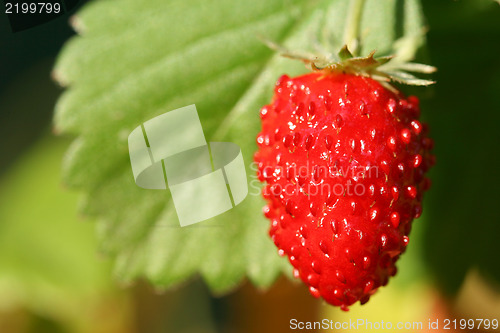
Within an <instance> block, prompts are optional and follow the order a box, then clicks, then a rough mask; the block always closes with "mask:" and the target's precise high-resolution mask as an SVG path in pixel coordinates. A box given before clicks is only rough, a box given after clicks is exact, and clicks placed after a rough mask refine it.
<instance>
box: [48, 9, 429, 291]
mask: <svg viewBox="0 0 500 333" xmlns="http://www.w3.org/2000/svg"><path fill="white" fill-rule="evenodd" d="M400 3H401V1H387V2H380V1H379V0H371V1H366V6H367V7H366V10H367V11H373V12H377V15H369V13H365V14H364V15H363V18H362V21H361V22H360V24H361V27H362V28H363V30H362V31H363V34H362V36H361V37H362V38H361V41H360V42H361V44H360V45H361V46H362V48H367V49H370V48H376V49H378V50H380V51H383V52H382V53H384V52H385V53H390V52H389V51H390V50H391V49H392V45H393V42H394V41H395V40H396V39H399V38H402V37H405V36H413V35H415V36H417V35H418V36H421V34H422V31H423V29H422V27H421V26H420V25H419V24H420V22H422V17H421V13H420V9H419V5H418V1H416V0H406V1H404V9H405V10H404V11H398V10H397V8H398V6H399V4H400ZM347 9H348V8H347V5H346V1H343V0H330V1H312V2H311V1H306V0H287V1H267V0H266V1H264V0H259V1H255V0H242V1H237V2H235V1H233V0H222V1H217V2H208V1H205V0H189V1H186V0H182V1H181V0H175V1H168V2H164V1H159V0H156V1H148V2H138V1H133V0H122V1H101V2H94V3H91V4H89V5H88V6H86V7H84V9H83V10H82V11H81V12H80V13H78V14H77V16H76V18H75V19H74V20H73V24H74V25H75V26H76V27H77V30H78V31H79V33H80V36H78V37H75V38H73V39H72V40H71V41H70V42H69V43H68V44H67V45H66V47H65V48H64V50H63V51H62V54H61V56H60V57H59V60H58V62H57V65H56V68H55V70H54V77H55V78H56V79H58V80H59V82H60V83H62V84H63V85H69V86H70V89H68V90H67V91H66V92H65V93H64V95H63V96H62V97H61V99H60V100H59V103H58V104H57V108H56V115H55V127H56V130H57V131H58V132H61V133H73V134H76V135H77V136H78V137H77V139H76V140H75V141H74V143H73V145H72V147H71V148H70V150H69V151H68V153H67V155H66V158H65V160H64V174H63V178H64V181H65V183H66V184H68V185H70V186H72V187H74V188H77V189H80V190H82V191H83V192H84V193H85V199H84V203H83V205H82V211H83V212H84V213H85V214H87V215H89V216H95V217H97V218H98V219H99V222H98V231H99V235H100V239H101V250H102V251H103V252H105V253H107V254H110V255H112V256H113V257H115V258H116V274H117V276H119V278H120V279H122V280H123V281H131V280H133V279H135V278H137V277H140V276H145V277H147V278H148V279H149V280H151V281H152V282H153V283H154V284H155V285H156V286H158V287H160V288H163V287H169V286H172V285H174V284H177V283H180V282H182V281H183V280H185V279H187V278H189V277H191V276H193V275H194V274H196V273H200V274H201V275H202V277H203V278H204V279H205V280H206V282H207V283H208V284H209V285H210V286H211V287H212V289H213V290H214V291H219V292H222V291H225V290H228V289H230V288H232V287H234V286H236V285H237V284H238V283H239V282H240V281H241V280H242V279H243V277H244V276H247V277H248V278H249V279H250V280H251V281H252V282H253V283H254V284H256V285H257V286H260V287H267V286H269V285H270V284H271V283H272V282H273V281H274V280H275V278H276V277H277V276H278V275H279V274H280V273H281V272H283V271H284V272H286V273H287V274H289V273H290V270H291V268H290V265H289V264H288V263H287V261H286V260H285V259H283V258H280V257H279V256H278V255H277V251H276V249H275V247H274V245H273V244H272V242H271V240H270V239H269V237H268V236H267V229H268V223H269V222H268V221H266V220H265V218H264V217H263V216H262V213H261V208H262V206H263V205H264V203H263V200H262V199H261V197H260V195H259V189H260V187H259V185H258V184H257V181H256V179H255V177H254V173H255V168H252V166H251V162H252V155H253V152H254V151H255V149H256V145H255V143H254V142H255V137H256V135H257V133H258V132H259V128H260V124H259V117H258V110H259V108H260V106H262V105H264V104H266V103H268V102H269V100H270V98H271V95H272V92H273V86H274V82H275V81H276V80H277V79H278V77H279V76H280V75H281V74H283V73H287V74H289V75H297V74H300V73H303V72H304V71H305V68H304V66H303V65H302V64H301V63H300V62H298V61H293V60H290V59H285V58H283V57H279V56H278V55H276V54H273V52H272V51H271V50H269V49H268V48H267V47H266V46H265V45H264V44H263V43H262V42H260V41H259V38H257V36H264V38H266V39H268V40H273V41H276V42H278V43H280V44H282V45H284V46H285V47H287V48H289V49H292V50H304V49H314V48H315V47H317V46H318V44H319V40H323V41H324V39H325V38H324V37H325V36H327V37H328V41H329V43H330V45H329V46H328V49H329V50H331V51H332V52H334V53H336V52H338V50H340V48H341V46H342V45H343V42H342V40H341V39H339V38H338V37H340V36H343V33H344V32H343V30H344V25H345V17H346V13H347ZM408 20H409V21H411V22H413V23H411V24H406V23H405V24H402V23H401V22H407V21H408ZM415 22H418V24H416V25H415ZM398 24H399V25H401V24H402V26H403V28H400V27H399V26H398ZM370 51H371V49H370ZM193 103H194V104H196V106H197V109H198V112H199V115H200V119H201V122H202V125H203V128H204V132H205V136H206V138H207V141H211V140H216V141H230V142H234V143H236V144H238V145H239V146H240V147H241V149H242V152H243V156H244V160H245V164H246V165H247V174H248V180H249V190H250V193H249V196H248V197H247V199H245V201H244V202H243V203H242V204H240V205H239V206H237V207H236V208H234V209H232V210H231V211H229V212H227V213H224V214H222V215H220V216H217V217H215V218H213V219H210V220H208V221H205V222H203V223H200V224H196V225H193V226H190V227H184V228H180V227H179V224H178V220H177V217H176V214H175V210H174V208H173V204H172V202H171V198H170V194H169V192H168V191H155V190H144V189H141V188H139V187H137V186H136V185H135V183H134V180H133V177H132V172H131V168H130V162H129V157H128V149H127V137H128V134H129V133H130V132H131V131H132V130H133V129H134V128H135V127H136V126H138V125H139V124H141V123H142V122H144V121H146V120H148V119H150V118H152V117H154V116H156V115H159V114H162V113H165V112H167V111H170V110H173V109H176V108H179V107H183V106H186V105H189V104H193Z"/></svg>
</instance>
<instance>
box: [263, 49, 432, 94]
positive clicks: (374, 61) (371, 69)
mask: <svg viewBox="0 0 500 333" xmlns="http://www.w3.org/2000/svg"><path fill="white" fill-rule="evenodd" d="M264 42H265V43H266V44H267V45H268V46H269V47H270V48H271V49H273V50H275V51H277V52H279V53H280V55H281V56H284V57H287V58H291V59H297V60H300V61H302V62H304V63H305V64H306V65H307V66H308V67H309V69H311V70H312V71H321V72H325V73H327V74H328V73H344V74H353V75H360V76H366V77H370V78H372V79H374V80H377V81H379V82H380V83H381V84H382V85H383V86H384V87H386V88H388V89H390V90H395V88H394V87H392V86H391V85H390V82H397V83H400V84H405V85H412V86H428V85H431V84H434V83H436V82H435V81H432V80H428V79H422V78H418V77H417V76H415V75H413V74H411V73H410V72H413V73H420V74H431V73H433V72H435V71H436V68H435V67H433V66H430V65H425V64H420V63H415V62H406V61H401V60H399V59H398V58H397V57H396V56H393V55H390V56H382V57H375V53H376V51H375V50H374V51H372V52H370V54H368V55H367V56H354V55H353V54H352V53H351V51H350V50H349V48H348V46H347V44H346V45H344V46H343V47H342V48H341V49H340V51H339V52H338V54H337V55H334V54H313V53H308V52H300V51H291V50H288V49H286V48H284V47H282V46H280V45H278V44H276V43H273V42H270V41H264Z"/></svg>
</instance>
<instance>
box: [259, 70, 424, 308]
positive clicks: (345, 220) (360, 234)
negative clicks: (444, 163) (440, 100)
mask: <svg viewBox="0 0 500 333" xmlns="http://www.w3.org/2000/svg"><path fill="white" fill-rule="evenodd" d="M419 112H420V111H419V101H418V99H417V98H416V97H413V96H410V97H408V98H405V97H404V96H403V95H402V94H401V93H399V92H396V91H394V92H393V91H390V90H388V89H387V88H385V87H384V86H382V85H381V84H380V83H378V82H377V81H375V80H373V79H371V78H369V77H365V76H357V75H354V74H343V73H339V72H336V71H317V72H312V73H309V74H305V75H302V76H298V77H295V78H289V77H288V76H286V75H284V76H282V77H281V78H280V79H279V80H278V82H277V83H276V87H275V95H274V97H273V100H272V102H271V104H269V105H266V106H264V107H263V108H262V109H261V111H260V116H261V118H262V132H261V133H260V134H259V135H258V137H257V142H258V146H259V150H258V151H257V153H256V154H255V161H256V162H257V163H258V171H259V174H258V176H259V179H260V180H261V181H265V182H266V183H267V184H266V186H265V187H264V189H263V196H264V198H265V199H266V200H267V205H266V206H265V207H264V214H265V216H266V217H268V218H269V219H270V220H271V228H270V231H269V233H270V235H271V237H272V239H273V241H274V243H275V244H276V246H277V247H278V249H279V253H280V255H287V256H288V258H289V261H290V263H291V264H292V265H293V267H294V268H295V269H294V275H295V277H300V279H301V280H302V281H303V282H304V283H305V284H306V285H307V286H308V287H309V291H310V292H311V294H312V295H313V296H314V297H320V296H321V297H323V299H324V300H325V301H327V302H328V303H330V304H333V305H337V306H341V308H342V309H343V310H347V307H348V306H349V305H351V304H353V303H355V302H356V301H358V300H359V301H360V302H361V304H364V303H366V302H367V301H368V299H369V298H370V296H371V295H372V294H374V293H375V291H376V290H377V288H378V287H380V286H384V285H386V284H387V282H388V279H389V277H390V276H393V275H395V274H396V271H397V269H396V266H395V263H396V261H397V259H398V258H399V256H400V255H401V254H402V253H403V252H404V251H405V248H406V246H407V244H408V241H409V238H408V235H409V233H410V230H411V223H412V220H413V219H414V218H418V217H419V216H420V214H421V213H422V206H421V202H422V194H423V192H424V191H425V190H427V189H428V187H429V185H430V181H429V179H427V178H425V173H426V172H427V170H428V169H429V167H430V166H431V165H432V164H433V156H432V155H430V153H429V150H430V149H431V148H432V140H431V139H429V138H428V137H427V127H426V126H425V125H423V124H421V123H420V122H419V121H418V118H419Z"/></svg>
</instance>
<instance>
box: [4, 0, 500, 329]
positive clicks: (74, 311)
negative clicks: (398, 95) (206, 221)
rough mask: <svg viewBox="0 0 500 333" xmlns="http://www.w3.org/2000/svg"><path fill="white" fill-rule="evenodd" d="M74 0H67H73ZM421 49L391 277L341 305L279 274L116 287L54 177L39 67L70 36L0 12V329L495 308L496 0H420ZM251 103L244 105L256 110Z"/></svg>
mask: <svg viewBox="0 0 500 333" xmlns="http://www.w3.org/2000/svg"><path fill="white" fill-rule="evenodd" d="M83 3H84V2H81V4H83ZM423 9H424V13H425V16H426V19H427V22H428V28H429V30H428V35H427V38H428V41H427V48H426V53H427V56H428V59H429V62H430V63H431V64H432V65H434V66H436V67H438V69H439V71H438V72H437V73H436V75H435V76H434V79H436V80H437V82H438V84H437V85H435V86H434V87H432V88H418V89H412V90H410V89H408V90H407V92H408V93H414V94H417V95H418V96H419V97H421V100H422V117H423V118H424V119H425V121H427V122H428V123H429V124H430V126H431V134H432V137H433V138H434V139H435V142H436V145H435V151H434V152H435V154H436V156H437V160H438V162H437V165H436V167H435V168H434V169H433V170H432V174H431V178H432V180H433V187H432V189H431V191H430V192H429V193H428V196H427V197H426V199H425V205H424V215H423V217H422V218H421V219H419V220H418V221H417V222H416V223H415V225H414V228H413V231H412V240H411V246H410V247H409V251H408V253H406V254H405V255H404V256H403V258H402V260H401V261H400V263H399V265H398V267H399V273H398V276H397V277H396V278H395V279H394V281H392V282H391V283H390V284H389V286H388V287H387V288H384V290H382V292H380V293H379V294H377V296H376V297H374V298H373V299H372V300H371V301H370V302H369V303H368V304H367V305H365V306H363V307H360V306H354V307H353V308H352V310H351V311H350V312H348V313H341V312H340V311H338V309H336V308H332V307H329V306H326V305H324V304H323V303H321V302H318V301H316V300H314V299H312V297H310V296H308V293H307V292H306V291H305V288H303V287H302V286H301V285H298V284H295V283H292V282H290V281H288V280H287V279H286V278H280V279H279V280H278V282H277V283H276V284H275V285H274V286H273V287H272V288H271V289H270V290H269V291H267V292H262V291H260V290H257V289H255V288H254V287H252V286H251V285H250V284H249V283H248V282H246V283H245V284H244V285H243V286H241V287H240V288H239V289H237V290H236V291H235V292H233V293H231V294H229V295H226V296H221V297H215V296H212V295H211V293H210V291H209V290H208V288H207V286H206V285H205V284H204V283H203V282H202V281H200V280H199V279H194V280H192V281H189V282H187V283H186V284H184V285H182V286H181V287H178V288H176V289H174V290H170V291H167V292H165V293H158V292H156V291H155V290H154V289H153V288H152V287H151V286H150V285H149V284H148V283H147V282H144V281H139V282H138V283H136V284H134V285H132V286H129V285H126V286H124V285H119V284H118V283H117V282H116V281H115V280H114V279H113V276H112V273H111V263H110V261H109V259H107V258H106V257H105V256H102V255H100V254H99V253H98V251H97V249H98V244H97V240H96V236H95V225H94V221H92V220H91V219H84V218H83V217H81V216H79V215H78V213H77V212H78V202H79V201H78V198H79V194H78V193H75V192H73V191H70V190H68V189H65V188H64V187H63V186H62V185H61V176H60V170H61V160H62V158H63V155H64V152H65V150H66V149H67V147H68V145H69V143H70V141H71V137H61V136H54V135H53V134H52V123H51V118H52V115H53V109H54V105H55V102H56V100H57V98H58V96H59V95H60V93H61V91H62V89H61V88H59V87H58V86H57V85H56V84H55V83H54V82H53V81H52V80H51V77H50V73H51V70H52V67H53V65H54V61H55V57H56V55H57V54H58V52H59V50H60V49H61V47H62V45H63V43H64V42H65V41H66V40H67V39H68V38H69V37H70V36H71V35H72V34H73V32H72V31H71V29H70V28H69V27H68V25H67V20H68V17H61V18H59V19H56V20H55V21H52V22H50V23H47V24H45V25H43V26H40V27H37V28H34V29H31V30H27V31H23V32H19V33H16V34H13V33H11V32H10V29H9V27H8V23H7V19H6V17H5V15H0V156H1V159H0V332H1V333H20V332H33V333H34V332H51V333H52V332H92V333H95V332H102V333H107V332H131V333H132V332H141V333H143V332H144V333H156V332H174V333H177V332H258V331H260V332H281V331H287V327H288V322H289V320H290V319H291V318H297V319H299V320H304V321H305V320H314V319H318V318H324V317H328V318H332V319H335V320H346V319H348V318H353V319H354V318H360V317H361V318H366V319H371V320H373V321H376V320H380V319H382V318H383V319H384V320H392V321H394V322H396V321H407V320H408V321H417V320H421V321H423V322H426V321H427V319H428V318H451V319H452V318H490V319H492V318H497V319H499V318H500V290H499V281H500V259H499V255H500V245H499V244H500V242H499V241H498V239H499V236H500V210H499V209H498V203H499V202H500V194H499V193H500V191H499V189H500V176H499V173H498V170H499V167H498V162H499V161H500V158H499V155H500V130H499V129H498V126H499V124H500V61H499V54H500V6H499V5H498V4H497V3H494V2H492V1H486V0H475V1H474V0H467V1H447V0H443V1H435V0H425V1H423ZM256 112H257V111H256Z"/></svg>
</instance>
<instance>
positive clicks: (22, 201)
mask: <svg viewBox="0 0 500 333" xmlns="http://www.w3.org/2000/svg"><path fill="white" fill-rule="evenodd" d="M67 146H68V142H67V141H63V140H55V139H54V138H50V139H44V140H42V141H40V143H38V144H37V145H36V147H34V148H33V149H32V150H31V151H30V152H29V153H28V154H26V156H24V157H23V158H21V159H20V160H19V161H18V162H17V163H16V164H15V165H14V168H12V169H11V171H9V172H7V173H6V174H5V175H3V176H2V178H1V179H0V221H1V222H2V223H0V294H1V295H2V297H1V298H0V308H9V306H12V305H14V306H26V307H27V308H29V309H32V310H34V311H38V312H40V313H44V314H45V315H47V316H53V317H63V318H65V319H69V318H68V317H71V318H83V319H85V318H88V317H87V315H88V313H84V311H82V309H81V303H82V302H83V301H86V302H91V301H98V300H100V297H102V298H104V297H106V296H109V295H110V294H112V293H114V290H113V287H112V284H111V281H110V279H109V270H110V267H109V264H108V263H106V262H105V261H102V260H99V258H97V257H96V255H95V246H96V239H95V235H94V232H93V226H92V225H91V224H86V223H82V221H81V220H78V219H77V218H76V216H75V209H76V206H77V195H76V194H71V193H70V194H68V192H67V191H65V190H64V189H62V188H61V187H60V185H59V182H60V180H59V172H58V171H59V169H60V157H61V154H62V153H63V151H64V150H65V149H66V148H67Z"/></svg>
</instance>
